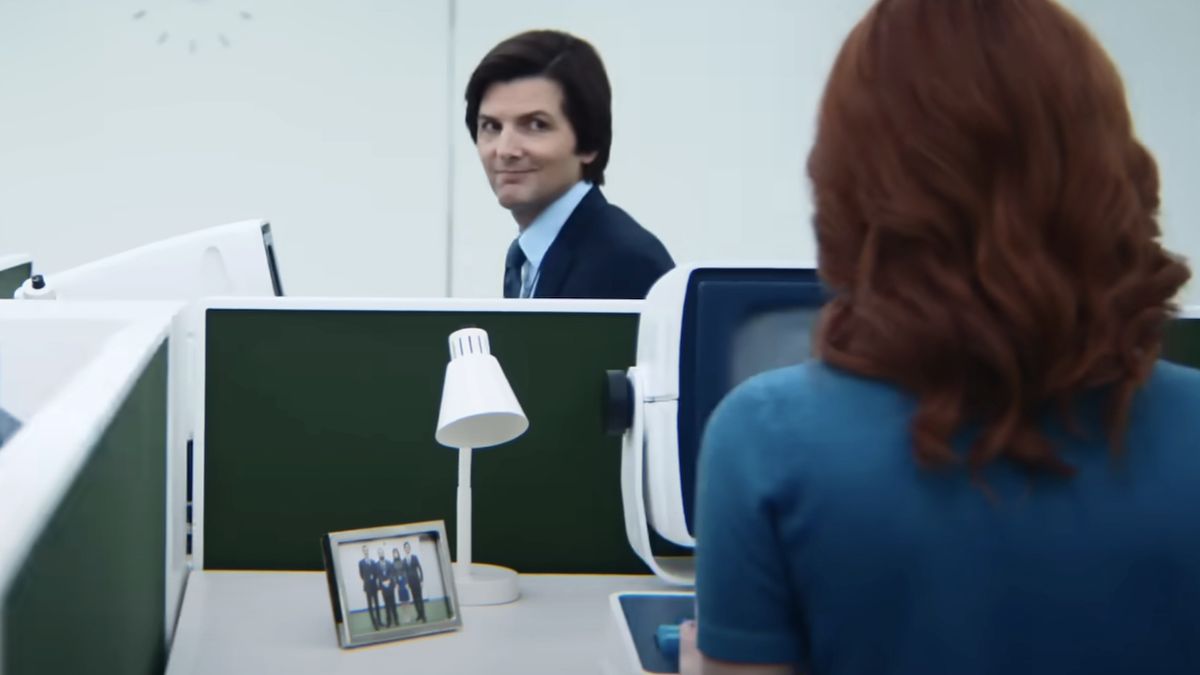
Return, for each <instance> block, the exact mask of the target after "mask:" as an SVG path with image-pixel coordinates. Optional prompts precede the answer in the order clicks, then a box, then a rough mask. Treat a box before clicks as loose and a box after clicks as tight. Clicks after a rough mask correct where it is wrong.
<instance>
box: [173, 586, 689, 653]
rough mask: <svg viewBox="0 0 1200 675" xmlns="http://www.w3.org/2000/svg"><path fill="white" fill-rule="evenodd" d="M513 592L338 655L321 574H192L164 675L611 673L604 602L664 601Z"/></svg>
mask: <svg viewBox="0 0 1200 675" xmlns="http://www.w3.org/2000/svg"><path fill="white" fill-rule="evenodd" d="M520 581H521V598H520V599H519V600H517V601H516V602H514V603H512V604H508V605H497V606H491V607H463V608H462V617H463V627H462V629H461V630H459V631H456V632H449V633H440V634H437V635H430V636H425V637H418V638H410V639H408V640H400V641H398V642H385V643H383V644H380V645H372V646H366V647H355V648H353V649H341V648H340V647H338V643H337V635H336V634H335V632H334V628H333V611H332V610H331V608H330V604H329V593H328V590H327V586H326V584H325V574H324V573H323V572H208V571H193V572H192V573H191V575H190V576H189V577H188V583H187V592H186V594H185V595H184V600H183V610H182V612H181V613H180V618H179V623H178V625H177V627H176V632H175V640H174V643H173V645H172V647H171V654H170V660H169V661H168V663H167V675H200V674H205V675H207V674H209V673H213V674H216V673H220V674H221V675H236V674H238V673H253V674H254V675H263V674H266V673H286V674H287V675H303V674H304V673H320V674H321V675H339V674H345V675H379V674H381V673H396V672H400V671H401V670H402V669H403V670H404V671H406V672H412V673H419V674H420V675H435V674H437V673H454V674H455V675H458V674H460V673H463V674H466V673H489V674H490V673H496V674H501V673H522V674H527V675H534V674H537V673H554V674H555V675H561V674H562V673H602V672H614V670H613V669H614V668H615V667H616V664H617V663H619V661H618V660H617V658H616V657H614V647H615V645H616V644H617V642H616V639H615V637H614V636H615V625H614V624H615V622H614V620H613V618H612V612H611V610H610V609H609V595H610V594H611V593H615V592H617V591H642V590H671V587H669V586H667V585H666V584H664V583H662V582H661V581H659V580H658V579H656V578H655V577H653V576H649V575H646V576H642V575H634V576H615V575H614V576H605V575H569V574H525V575H522V576H521V580H520ZM410 669H411V670H410Z"/></svg>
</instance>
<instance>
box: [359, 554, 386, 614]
mask: <svg viewBox="0 0 1200 675" xmlns="http://www.w3.org/2000/svg"><path fill="white" fill-rule="evenodd" d="M362 553H363V557H362V560H359V561H358V576H359V578H361V579H362V583H363V593H364V594H366V596H367V614H369V615H370V616H371V627H372V628H374V629H375V630H379V626H380V624H381V623H383V622H382V620H381V617H380V615H379V570H378V569H377V568H376V566H375V562H374V561H372V560H371V554H370V553H369V552H367V545H366V544H363V547H362Z"/></svg>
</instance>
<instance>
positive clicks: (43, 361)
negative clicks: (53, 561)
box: [0, 301, 187, 670]
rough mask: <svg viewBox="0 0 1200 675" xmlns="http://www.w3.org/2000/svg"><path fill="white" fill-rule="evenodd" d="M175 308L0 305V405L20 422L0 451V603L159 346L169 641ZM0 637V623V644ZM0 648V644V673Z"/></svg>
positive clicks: (173, 597) (182, 469) (182, 572)
mask: <svg viewBox="0 0 1200 675" xmlns="http://www.w3.org/2000/svg"><path fill="white" fill-rule="evenodd" d="M181 309H182V305H181V304H180V303H168V302H86V303H75V302H69V301H64V302H6V303H0V405H2V406H3V407H4V408H5V409H7V410H8V411H9V412H10V413H12V414H13V415H14V416H15V417H17V418H18V420H20V421H21V422H22V427H21V428H20V430H19V431H18V432H17V433H16V434H15V435H14V436H13V437H12V438H10V439H9V441H8V442H7V443H6V444H5V445H4V447H3V448H2V449H0V514H3V516H2V522H3V527H0V600H2V599H3V598H4V597H5V594H6V593H7V591H8V587H9V584H11V583H12V581H13V574H14V573H15V572H16V571H18V570H19V568H20V566H21V564H22V561H23V560H24V559H25V556H26V555H27V554H28V552H29V550H30V546H31V545H32V544H33V543H34V541H35V540H36V539H37V537H38V535H39V533H40V532H41V531H42V528H43V527H44V526H45V524H46V522H47V519H48V518H49V517H50V516H51V515H52V514H53V513H54V511H55V509H56V507H57V505H58V504H59V502H60V501H61V500H62V498H63V495H64V493H65V491H66V490H67V489H68V487H69V486H70V485H71V481H72V480H73V479H74V477H75V476H76V475H77V474H78V472H79V470H80V468H81V467H82V466H83V465H84V463H85V462H86V461H87V459H88V454H89V451H90V450H91V449H92V448H93V445H94V444H95V443H96V442H97V440H98V438H99V436H100V435H101V434H102V433H104V431H105V429H106V428H107V425H108V424H109V423H110V422H111V421H112V418H113V416H114V414H116V412H117V410H118V408H119V407H120V406H121V405H122V403H123V401H124V400H125V398H126V396H127V395H128V394H129V391H130V389H131V387H133V386H134V384H135V382H137V380H138V378H139V377H140V376H141V375H142V373H143V371H144V369H145V368H146V367H147V364H148V363H149V362H150V361H151V359H152V358H154V356H155V355H156V354H157V353H158V352H159V350H160V349H161V348H162V347H163V346H164V344H165V345H166V361H167V377H166V379H167V384H166V386H167V392H166V394H167V401H166V405H165V408H164V410H166V416H167V419H166V421H165V428H166V433H167V438H165V439H164V446H165V447H166V448H167V452H168V454H167V457H166V458H165V466H166V475H165V476H163V479H164V480H165V481H166V486H165V499H166V514H165V521H166V533H165V537H166V550H165V551H164V561H165V565H166V587H165V591H166V606H165V607H164V622H165V627H166V635H167V636H168V638H169V637H170V635H171V632H172V630H173V626H174V624H175V619H176V617H177V615H178V608H179V603H180V601H181V599H182V595H183V585H184V583H185V581H186V577H187V555H186V513H185V509H186V477H187V466H186V440H187V437H186V434H185V431H186V430H185V429H184V428H183V427H182V425H181V424H180V422H179V411H178V405H177V401H178V398H179V394H180V392H181V389H182V387H183V381H182V380H181V378H180V371H181V369H180V368H179V364H180V363H181V361H182V355H183V351H182V350H183V348H184V342H183V340H182V339H177V338H178V337H179V336H181V335H182V333H183V325H182V314H181ZM80 592H83V593H86V592H88V591H87V590H86V589H82V590H81V591H80ZM2 621H3V616H2V615H0V622H2ZM3 629H4V626H3V625H2V623H0V639H2V638H3V635H4V631H3ZM68 639H69V638H68ZM3 650H4V645H3V644H0V670H2V669H3V663H4V661H3V658H2V657H3V654H4V651H3Z"/></svg>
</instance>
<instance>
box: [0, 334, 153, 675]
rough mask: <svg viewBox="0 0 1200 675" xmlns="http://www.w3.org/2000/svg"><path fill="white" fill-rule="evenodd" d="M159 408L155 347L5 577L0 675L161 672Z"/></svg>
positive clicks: (137, 674) (145, 674)
mask: <svg viewBox="0 0 1200 675" xmlns="http://www.w3.org/2000/svg"><path fill="white" fill-rule="evenodd" d="M166 405H167V358H166V350H165V348H160V349H159V351H158V353H157V354H156V355H155V356H154V358H153V360H152V361H151V362H150V363H149V365H148V366H147V367H146V370H145V371H144V372H143V373H142V375H141V377H140V379H139V380H138V382H137V383H136V385H135V386H134V388H133V389H132V390H131V392H130V394H129V396H128V397H127V398H126V399H125V401H124V403H123V404H122V406H121V408H120V409H119V410H118V412H117V413H116V415H115V416H114V418H113V420H112V422H111V423H110V425H109V427H108V429H107V430H106V431H105V432H104V434H103V435H102V437H101V438H100V440H99V441H98V442H97V444H96V446H95V448H94V450H93V452H92V453H91V455H90V457H89V458H88V459H87V461H86V462H85V464H84V465H83V467H82V468H81V469H80V472H79V474H78V476H76V478H75V480H74V482H73V483H72V485H71V487H70V488H69V490H68V492H67V494H66V496H65V497H64V499H63V501H62V502H61V503H60V505H59V507H58V509H57V511H56V512H55V513H54V514H53V516H52V517H51V518H50V520H49V522H48V524H47V526H46V528H45V529H44V530H43V531H42V534H41V536H40V537H39V538H38V540H37V541H36V542H35V543H34V545H33V548H32V550H31V551H30V553H29V555H28V557H27V558H26V562H25V564H24V566H23V567H22V568H21V569H20V571H18V572H17V574H16V576H15V577H14V579H13V583H12V585H11V587H10V589H9V593H8V594H7V596H5V598H4V605H3V612H4V620H3V622H0V624H2V625H3V631H4V634H3V635H2V636H0V641H2V643H3V645H4V651H3V663H2V664H0V672H3V673H4V674H5V675H44V674H46V673H89V674H92V673H96V674H98V675H107V674H110V673H111V674H112V675H150V674H151V673H154V674H157V673H161V672H162V671H163V668H164V667H165V666H166V633H165V627H164V624H163V608H164V606H165V602H166V590H165V588H166V573H165V565H164V556H165V554H166V535H165V528H166V522H165V512H166V443H167V427H166V419H167V408H166ZM0 522H2V521H0Z"/></svg>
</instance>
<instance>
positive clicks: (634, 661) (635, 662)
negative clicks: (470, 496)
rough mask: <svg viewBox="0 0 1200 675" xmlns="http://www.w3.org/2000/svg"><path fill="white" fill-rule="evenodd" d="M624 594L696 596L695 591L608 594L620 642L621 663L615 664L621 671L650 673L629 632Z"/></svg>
mask: <svg viewBox="0 0 1200 675" xmlns="http://www.w3.org/2000/svg"><path fill="white" fill-rule="evenodd" d="M623 595H653V596H663V595H681V596H692V597H695V595H696V592H695V591H618V592H616V593H611V594H609V596H608V608H609V610H610V611H611V612H612V615H611V616H610V617H609V618H610V619H611V620H612V625H613V626H614V627H615V628H614V630H615V631H616V634H617V640H618V641H619V642H620V645H621V647H620V653H621V659H620V660H621V663H619V664H615V665H617V667H618V668H619V671H618V672H621V673H640V674H642V675H649V673H650V671H648V670H646V669H645V668H643V667H642V660H641V658H639V657H638V651H637V646H636V645H635V644H634V642H633V633H631V632H629V622H627V621H626V620H625V610H624V609H622V608H621V596H623Z"/></svg>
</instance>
